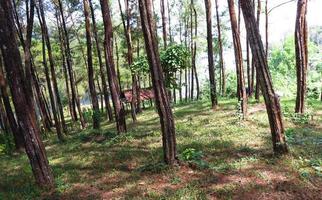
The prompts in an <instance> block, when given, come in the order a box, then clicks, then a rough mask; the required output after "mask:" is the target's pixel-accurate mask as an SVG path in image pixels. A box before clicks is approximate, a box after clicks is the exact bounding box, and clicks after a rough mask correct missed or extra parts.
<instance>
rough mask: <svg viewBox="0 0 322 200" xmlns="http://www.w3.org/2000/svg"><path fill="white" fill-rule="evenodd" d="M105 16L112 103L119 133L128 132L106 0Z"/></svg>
mask: <svg viewBox="0 0 322 200" xmlns="http://www.w3.org/2000/svg"><path fill="white" fill-rule="evenodd" d="M100 3H101V9H102V14H103V22H104V32H105V41H104V45H105V49H106V56H105V57H106V63H107V77H108V82H109V86H110V90H111V93H112V101H113V106H114V112H115V120H116V127H117V131H118V132H119V133H122V132H126V121H125V112H124V107H123V105H122V102H121V99H120V94H121V91H120V85H119V82H118V79H117V76H116V73H115V65H114V59H113V26H112V19H111V16H110V8H109V4H108V2H107V1H105V0H100Z"/></svg>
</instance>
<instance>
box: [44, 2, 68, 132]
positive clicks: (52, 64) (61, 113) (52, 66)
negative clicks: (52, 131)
mask: <svg viewBox="0 0 322 200" xmlns="http://www.w3.org/2000/svg"><path fill="white" fill-rule="evenodd" d="M38 3H39V11H40V16H41V21H42V23H41V25H42V27H41V30H42V34H43V35H44V39H45V43H46V46H47V53H48V59H49V65H50V73H51V77H52V83H53V89H54V94H55V97H56V98H55V99H56V103H57V107H58V111H59V116H60V120H61V123H62V127H63V131H64V132H65V133H66V132H67V126H66V123H65V117H64V111H63V105H62V103H61V99H60V94H59V90H58V84H57V78H56V72H55V62H54V58H53V55H52V49H51V43H50V39H49V34H48V28H47V24H46V18H45V12H44V7H43V0H39V1H38Z"/></svg>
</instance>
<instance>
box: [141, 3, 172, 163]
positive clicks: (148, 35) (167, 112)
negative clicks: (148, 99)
mask: <svg viewBox="0 0 322 200" xmlns="http://www.w3.org/2000/svg"><path fill="white" fill-rule="evenodd" d="M139 8H140V16H141V23H142V30H143V34H144V40H145V48H146V52H147V55H148V61H149V65H150V72H151V78H152V84H153V90H154V95H155V104H156V106H157V110H158V113H159V117H160V124H161V130H162V143H163V152H164V161H165V162H166V163H167V164H169V165H174V164H175V163H176V162H177V155H176V137H175V125H174V119H173V114H172V110H171V107H170V100H169V97H168V95H167V90H166V87H165V82H164V76H163V71H162V67H161V62H160V55H159V50H158V44H157V38H156V32H155V23H154V20H153V19H154V18H153V13H152V1H151V0H139Z"/></svg>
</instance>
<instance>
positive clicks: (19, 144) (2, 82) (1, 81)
mask: <svg viewBox="0 0 322 200" xmlns="http://www.w3.org/2000/svg"><path fill="white" fill-rule="evenodd" d="M0 96H1V98H2V101H3V105H4V110H5V112H6V117H7V119H8V123H9V125H10V130H11V132H12V135H13V139H14V143H15V148H16V150H18V151H21V150H23V149H24V141H23V134H22V131H21V129H20V128H19V125H18V123H17V121H16V119H15V116H14V113H13V110H12V107H11V104H10V98H9V94H8V90H7V81H6V79H5V77H4V72H3V65H2V57H1V55H0ZM1 98H0V101H1ZM4 123H6V122H4Z"/></svg>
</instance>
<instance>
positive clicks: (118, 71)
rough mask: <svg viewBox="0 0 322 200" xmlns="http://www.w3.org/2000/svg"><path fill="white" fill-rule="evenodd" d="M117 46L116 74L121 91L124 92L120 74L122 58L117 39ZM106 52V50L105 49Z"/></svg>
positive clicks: (115, 41)
mask: <svg viewBox="0 0 322 200" xmlns="http://www.w3.org/2000/svg"><path fill="white" fill-rule="evenodd" d="M114 44H115V55H116V72H117V80H118V83H119V86H120V91H122V84H121V72H120V56H119V47H118V43H117V37H115V39H114ZM104 49H105V51H106V48H104Z"/></svg>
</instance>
